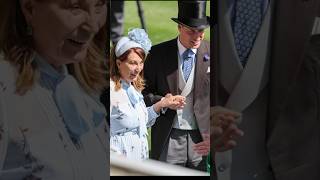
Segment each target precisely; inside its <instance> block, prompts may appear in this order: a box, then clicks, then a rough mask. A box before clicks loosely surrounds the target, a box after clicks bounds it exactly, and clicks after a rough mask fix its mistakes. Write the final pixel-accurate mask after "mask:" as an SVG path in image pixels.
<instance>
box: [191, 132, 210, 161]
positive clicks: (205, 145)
mask: <svg viewBox="0 0 320 180" xmlns="http://www.w3.org/2000/svg"><path fill="white" fill-rule="evenodd" d="M202 138H203V141H201V142H199V143H197V144H194V145H193V150H194V151H195V152H197V153H198V154H200V155H201V156H207V155H208V154H209V152H210V135H209V134H207V133H204V134H202Z"/></svg>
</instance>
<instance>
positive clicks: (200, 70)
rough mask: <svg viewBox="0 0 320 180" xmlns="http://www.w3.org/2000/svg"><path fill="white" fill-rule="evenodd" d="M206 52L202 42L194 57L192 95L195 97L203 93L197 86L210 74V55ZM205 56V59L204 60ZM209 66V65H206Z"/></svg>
mask: <svg viewBox="0 0 320 180" xmlns="http://www.w3.org/2000/svg"><path fill="white" fill-rule="evenodd" d="M207 51H208V50H207V49H206V48H205V45H204V43H203V42H202V43H201V45H200V47H199V48H198V50H197V55H196V64H195V65H196V67H195V68H196V69H195V71H194V76H195V77H194V81H193V82H194V94H195V96H197V95H198V93H203V91H204V89H201V88H197V87H201V86H198V84H201V83H203V81H204V80H205V79H206V78H205V76H206V75H207V74H208V73H209V74H210V72H207V71H208V68H210V66H209V65H210V54H209V53H208V52H207ZM205 56H206V58H205ZM206 63H207V64H209V65H206Z"/></svg>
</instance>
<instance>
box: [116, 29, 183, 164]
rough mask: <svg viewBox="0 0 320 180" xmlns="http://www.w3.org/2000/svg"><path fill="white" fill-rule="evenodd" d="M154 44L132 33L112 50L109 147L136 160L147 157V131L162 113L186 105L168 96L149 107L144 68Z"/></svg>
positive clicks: (141, 32) (143, 35)
mask: <svg viewBox="0 0 320 180" xmlns="http://www.w3.org/2000/svg"><path fill="white" fill-rule="evenodd" d="M150 47H151V41H150V40H149V38H148V35H147V34H146V32H145V31H144V30H143V29H132V30H131V31H130V32H129V33H128V37H122V38H121V39H120V40H119V41H118V43H117V44H116V46H115V47H114V48H113V49H112V53H111V55H112V56H111V61H110V64H111V65H110V70H111V74H110V77H111V81H110V99H111V101H110V133H111V137H110V146H111V150H114V151H117V152H118V153H119V154H121V155H124V156H125V157H127V158H130V159H134V160H145V159H147V158H148V157H149V155H148V141H147V135H148V133H147V127H150V126H152V125H153V124H154V123H155V121H156V118H157V117H158V116H159V113H160V111H161V110H164V109H165V108H171V109H178V108H183V106H184V105H185V102H184V100H185V98H184V97H183V96H179V95H178V96H172V95H171V94H167V95H166V96H165V97H163V98H162V99H161V100H160V101H158V102H157V103H155V104H153V105H152V106H150V107H146V105H145V103H144V100H143V96H142V94H141V91H142V90H143V89H144V79H143V74H142V70H143V64H144V61H145V58H146V56H147V54H148V52H149V50H150Z"/></svg>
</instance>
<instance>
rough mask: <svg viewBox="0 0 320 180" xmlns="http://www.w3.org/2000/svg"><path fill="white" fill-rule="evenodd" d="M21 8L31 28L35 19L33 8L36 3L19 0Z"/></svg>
mask: <svg viewBox="0 0 320 180" xmlns="http://www.w3.org/2000/svg"><path fill="white" fill-rule="evenodd" d="M19 1H20V8H21V11H22V13H23V15H24V18H25V20H26V22H27V24H28V25H29V26H31V22H32V18H33V8H34V1H33V0H19Z"/></svg>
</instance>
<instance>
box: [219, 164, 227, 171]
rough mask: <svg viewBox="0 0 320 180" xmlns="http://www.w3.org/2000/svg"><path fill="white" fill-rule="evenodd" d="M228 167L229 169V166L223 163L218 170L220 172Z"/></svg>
mask: <svg viewBox="0 0 320 180" xmlns="http://www.w3.org/2000/svg"><path fill="white" fill-rule="evenodd" d="M226 169H227V167H226V165H224V164H221V165H219V166H218V171H219V172H224V171H225V170H226Z"/></svg>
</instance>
